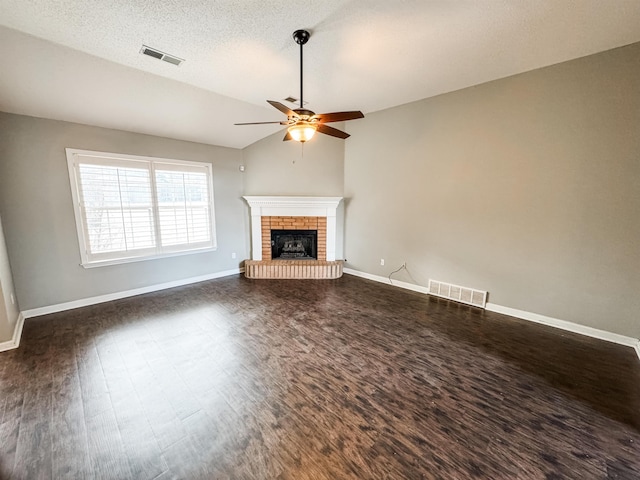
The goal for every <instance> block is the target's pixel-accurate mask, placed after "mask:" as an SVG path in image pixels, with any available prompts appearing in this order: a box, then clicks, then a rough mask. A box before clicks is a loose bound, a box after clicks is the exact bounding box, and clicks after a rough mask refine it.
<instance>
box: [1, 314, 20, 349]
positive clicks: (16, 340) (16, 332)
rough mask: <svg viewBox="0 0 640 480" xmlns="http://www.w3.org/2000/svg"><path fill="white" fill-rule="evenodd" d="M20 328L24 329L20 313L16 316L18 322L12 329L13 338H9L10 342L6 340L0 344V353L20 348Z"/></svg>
mask: <svg viewBox="0 0 640 480" xmlns="http://www.w3.org/2000/svg"><path fill="white" fill-rule="evenodd" d="M22 327H24V315H23V314H22V313H20V314H19V315H18V320H17V321H16V325H15V326H14V327H13V336H12V337H11V340H7V341H6V342H0V352H5V351H7V350H13V349H14V348H18V347H19V346H20V338H21V337H22Z"/></svg>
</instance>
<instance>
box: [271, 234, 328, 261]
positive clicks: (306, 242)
mask: <svg viewBox="0 0 640 480" xmlns="http://www.w3.org/2000/svg"><path fill="white" fill-rule="evenodd" d="M271 258H272V259H274V260H275V259H278V258H279V259H282V260H317V259H318V231H317V230H271Z"/></svg>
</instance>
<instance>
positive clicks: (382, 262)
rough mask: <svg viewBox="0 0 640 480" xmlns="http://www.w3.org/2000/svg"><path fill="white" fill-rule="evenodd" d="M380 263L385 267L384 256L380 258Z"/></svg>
mask: <svg viewBox="0 0 640 480" xmlns="http://www.w3.org/2000/svg"><path fill="white" fill-rule="evenodd" d="M380 265H382V266H383V267H384V258H381V259H380Z"/></svg>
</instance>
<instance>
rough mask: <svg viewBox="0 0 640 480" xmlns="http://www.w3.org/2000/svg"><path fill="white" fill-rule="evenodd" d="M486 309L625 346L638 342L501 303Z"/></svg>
mask: <svg viewBox="0 0 640 480" xmlns="http://www.w3.org/2000/svg"><path fill="white" fill-rule="evenodd" d="M486 309H487V310H489V311H491V312H496V313H502V314H504V315H509V316H511V317H516V318H521V319H522V320H529V321H530V322H535V323H540V324H542V325H547V326H549V327H555V328H559V329H561V330H566V331H567V332H572V333H579V334H580V335H585V336H587V337H592V338H597V339H599V340H605V341H607V342H612V343H617V344H620V345H624V346H626V347H635V346H636V345H637V344H638V339H637V338H632V337H627V336H625V335H620V334H618V333H612V332H607V331H606V330H599V329H597V328H593V327H587V326H586V325H580V324H579V323H573V322H568V321H566V320H560V319H558V318H553V317H547V316H545V315H540V314H538V313H531V312H527V311H524V310H517V309H515V308H511V307H503V306H502V305H496V304H495V303H487V306H486Z"/></svg>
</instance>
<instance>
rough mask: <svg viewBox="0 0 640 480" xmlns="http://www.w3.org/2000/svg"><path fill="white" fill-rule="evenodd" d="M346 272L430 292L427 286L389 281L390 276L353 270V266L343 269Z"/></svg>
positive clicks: (422, 291) (396, 285)
mask: <svg viewBox="0 0 640 480" xmlns="http://www.w3.org/2000/svg"><path fill="white" fill-rule="evenodd" d="M343 272H344V273H348V274H349V275H353V276H355V277H361V278H366V279H367V280H373V281H374V282H379V283H386V284H387V285H393V286H394V287H400V288H404V289H405V290H411V291H413V292H418V293H429V289H428V288H427V287H423V286H421V285H416V284H414V283H407V282H401V281H399V280H392V281H389V277H382V276H380V275H373V274H371V273H365V272H360V271H359V270H353V269H351V268H345V269H343Z"/></svg>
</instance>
